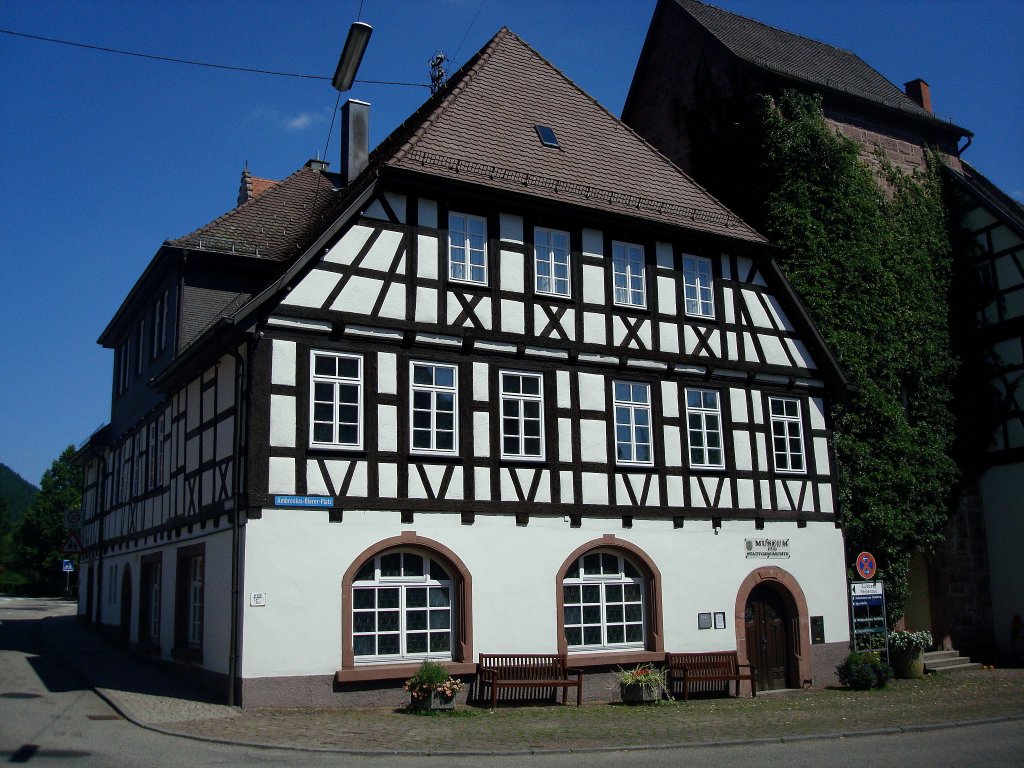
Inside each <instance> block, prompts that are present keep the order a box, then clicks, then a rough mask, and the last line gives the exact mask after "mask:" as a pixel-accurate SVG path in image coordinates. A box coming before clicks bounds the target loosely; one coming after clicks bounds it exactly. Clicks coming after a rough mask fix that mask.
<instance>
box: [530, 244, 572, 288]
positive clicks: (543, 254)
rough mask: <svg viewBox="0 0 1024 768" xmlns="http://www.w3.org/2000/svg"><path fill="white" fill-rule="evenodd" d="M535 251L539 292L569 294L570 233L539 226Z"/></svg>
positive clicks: (534, 246)
mask: <svg viewBox="0 0 1024 768" xmlns="http://www.w3.org/2000/svg"><path fill="white" fill-rule="evenodd" d="M533 252H534V263H535V266H536V290H537V293H546V294H551V295H555V296H569V233H568V232H559V231H557V230H552V229H542V228H540V227H538V228H537V229H536V230H535V231H534V245H533Z"/></svg>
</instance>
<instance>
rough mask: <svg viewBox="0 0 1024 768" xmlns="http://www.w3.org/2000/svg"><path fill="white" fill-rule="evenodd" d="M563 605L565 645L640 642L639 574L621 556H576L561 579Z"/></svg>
mask: <svg viewBox="0 0 1024 768" xmlns="http://www.w3.org/2000/svg"><path fill="white" fill-rule="evenodd" d="M596 558H600V559H596ZM606 560H607V561H608V562H605V561H606ZM609 563H611V564H612V565H611V566H609ZM613 569H614V573H612V572H611V571H612V570H613ZM581 573H582V574H583V575H582V576H581V575H580V574H581ZM562 605H563V608H562V621H563V626H564V630H565V639H566V644H567V645H568V646H569V647H570V648H578V649H600V648H623V647H631V648H636V647H643V645H644V583H643V578H642V577H641V576H640V575H639V573H638V571H637V570H636V568H635V567H634V566H632V565H631V564H629V563H628V562H627V561H625V560H624V559H623V558H620V557H618V556H616V555H613V554H610V553H598V554H595V553H590V554H588V555H585V556H584V557H582V558H580V560H579V561H577V562H576V563H575V564H574V566H573V568H572V569H570V571H569V574H568V575H567V577H566V579H565V581H564V582H563V585H562Z"/></svg>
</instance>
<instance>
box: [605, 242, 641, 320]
mask: <svg viewBox="0 0 1024 768" xmlns="http://www.w3.org/2000/svg"><path fill="white" fill-rule="evenodd" d="M612 282H613V287H614V295H615V303H616V304H623V305H626V306H632V307H645V306H647V296H646V291H645V286H644V249H643V248H642V247H641V246H639V245H632V244H630V243H613V244H612Z"/></svg>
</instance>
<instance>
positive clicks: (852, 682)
mask: <svg viewBox="0 0 1024 768" xmlns="http://www.w3.org/2000/svg"><path fill="white" fill-rule="evenodd" d="M836 673H837V674H838V675H839V682H841V683H842V684H843V685H844V686H846V687H847V688H850V689H852V690H854V691H866V690H868V689H869V688H885V684H886V683H888V682H889V681H890V680H892V667H890V666H889V665H888V664H885V663H883V662H882V660H881V659H879V658H878V654H877V653H857V652H856V651H854V652H853V653H851V654H850V655H849V656H847V657H846V661H844V662H843V663H842V664H840V665H839V666H838V667H836Z"/></svg>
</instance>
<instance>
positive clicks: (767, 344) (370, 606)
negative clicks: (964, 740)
mask: <svg viewBox="0 0 1024 768" xmlns="http://www.w3.org/2000/svg"><path fill="white" fill-rule="evenodd" d="M368 110H369V105H367V104H365V103H362V102H358V101H350V102H348V104H346V106H345V108H344V109H343V115H342V116H343V141H342V144H343V147H342V154H343V162H342V168H341V173H340V174H334V173H331V172H329V171H328V169H327V167H326V163H324V162H321V161H310V163H308V164H307V165H306V166H305V167H303V168H301V169H300V170H298V171H297V172H296V173H294V174H293V175H291V176H289V177H288V178H285V179H283V180H281V181H278V182H276V183H267V184H260V185H259V186H260V188H261V189H260V190H259V191H258V190H257V184H256V182H257V181H258V180H256V179H252V178H251V177H248V174H246V175H245V176H243V181H242V190H241V191H240V195H239V205H238V207H236V208H234V209H233V210H231V211H229V212H228V213H226V214H224V215H223V216H221V217H219V218H217V219H216V220H215V221H213V222H211V223H210V224H208V225H206V226H204V227H202V228H200V229H198V230H196V231H195V232H192V233H191V234H189V235H186V236H185V237H182V238H179V239H177V240H172V241H168V242H166V243H164V244H163V246H161V248H160V249H159V251H158V252H157V254H156V256H155V257H154V259H153V261H152V262H151V263H150V265H149V267H148V268H147V269H146V271H145V272H144V273H143V275H142V276H141V277H140V278H139V280H138V282H137V283H136V285H135V287H134V288H133V289H132V291H131V292H130V294H129V295H128V297H127V298H126V299H125V301H124V303H123V304H122V305H121V307H120V308H119V309H118V311H117V313H116V314H115V316H114V318H113V320H111V322H110V324H109V325H108V327H107V328H106V330H105V331H104V332H103V335H102V336H101V338H100V342H101V343H102V344H103V345H104V346H106V347H108V348H111V349H113V350H115V360H114V377H113V399H112V409H111V420H110V424H109V425H108V426H106V427H105V428H103V429H102V430H101V431H100V432H98V433H97V434H95V435H94V436H93V437H92V438H90V440H89V441H88V442H87V444H86V445H85V446H84V447H83V448H82V449H81V451H80V453H79V457H80V461H81V463H82V464H83V465H84V467H85V477H86V481H85V495H84V498H85V518H86V524H85V528H84V531H83V535H84V545H85V548H86V554H85V556H84V558H83V574H82V579H83V582H82V583H83V585H84V588H83V589H82V595H81V600H80V612H81V613H82V614H83V615H84V616H85V617H87V618H88V619H89V620H91V621H94V622H97V623H98V624H100V625H102V626H104V627H106V628H109V629H110V630H112V631H120V632H121V634H122V636H123V637H124V639H125V641H127V642H129V643H131V644H132V645H133V646H135V647H136V648H137V649H138V650H139V651H140V652H143V653H149V654H152V655H153V656H155V657H157V658H160V659H163V660H166V661H174V662H177V663H179V664H182V665H187V666H189V667H190V668H191V669H192V670H193V671H194V672H195V673H197V674H203V675H206V676H208V677H209V679H210V681H211V683H212V684H215V685H221V686H225V690H227V689H228V688H231V690H233V691H235V693H236V694H237V696H239V697H240V700H241V702H242V703H243V704H244V705H246V706H256V705H269V704H276V705H289V704H290V705H303V704H332V703H334V704H341V703H358V702H366V701H389V702H394V703H399V702H401V701H402V691H401V683H402V681H403V680H404V679H405V678H407V677H408V676H409V675H410V674H411V673H412V672H413V671H414V670H415V668H416V666H417V665H418V664H419V662H420V661H421V660H422V659H424V658H432V659H438V660H440V661H442V662H443V663H445V664H446V665H448V667H449V669H450V670H451V671H452V673H454V674H463V675H468V674H470V673H472V672H473V671H474V670H475V661H476V654H478V653H492V652H493V653H502V652H505V653H520V652H521V653H528V652H536V653H550V652H556V651H559V652H566V653H568V654H569V657H570V659H571V664H572V666H579V667H584V668H585V669H586V670H587V671H588V676H591V675H597V676H598V678H595V679H593V680H591V681H590V682H589V683H588V684H587V686H586V693H587V696H588V697H592V698H605V697H607V696H608V692H607V687H606V686H605V685H604V684H603V682H601V681H600V679H599V676H600V675H602V674H606V673H607V672H608V671H609V670H611V669H613V668H614V667H616V666H628V665H632V664H634V663H639V662H645V661H655V662H657V661H659V660H661V659H663V654H664V653H665V651H666V650H673V651H684V650H685V651H697V650H722V649H736V650H737V651H738V652H739V655H740V656H741V657H742V659H741V660H746V659H749V660H750V661H751V662H753V663H755V664H757V665H758V667H759V675H760V686H761V687H763V688H769V689H770V688H779V687H799V686H802V685H804V684H807V683H808V682H815V683H819V684H821V683H826V682H829V681H831V680H832V675H833V674H834V668H835V664H836V663H837V662H838V661H839V660H840V659H841V658H842V656H843V655H845V653H846V652H847V648H848V643H849V632H848V620H847V607H846V579H845V573H844V557H843V541H842V533H841V530H840V527H839V524H840V510H838V509H837V508H836V498H837V493H836V472H835V467H834V462H833V457H832V449H831V439H830V423H829V416H828V414H829V404H830V401H831V399H832V398H834V397H836V396H840V395H841V394H842V393H843V391H844V390H845V386H846V382H845V378H844V376H843V374H842V372H841V371H840V370H839V368H838V366H837V365H836V363H835V360H834V359H833V358H832V356H831V355H830V353H829V351H828V350H827V349H826V348H825V346H824V344H823V343H822V341H821V338H820V336H819V334H818V333H817V331H816V330H815V329H814V327H813V326H812V324H811V323H810V321H809V320H808V318H807V316H806V313H805V312H804V310H803V308H802V307H801V305H800V302H799V300H798V299H797V298H796V296H795V295H794V293H793V290H792V289H791V287H790V286H789V284H788V283H787V282H786V280H785V278H784V277H783V276H782V274H781V272H780V271H779V269H778V267H777V265H776V264H775V261H774V260H773V253H772V249H771V248H770V246H769V245H768V244H767V243H766V242H765V240H764V238H763V237H762V236H761V235H759V234H758V233H757V232H756V231H754V230H753V229H752V228H751V227H749V226H748V225H747V224H745V223H744V222H743V221H742V220H740V219H739V218H738V217H737V216H735V215H734V214H733V213H731V212H730V211H729V210H727V209H726V208H725V207H724V206H723V205H722V204H721V203H719V202H718V201H717V200H715V199H714V198H713V197H712V196H711V195H709V194H708V193H707V192H706V191H705V190H704V189H702V188H701V187H700V186H698V185H697V184H696V183H694V182H693V181H692V179H690V178H689V177H688V176H687V175H686V174H684V173H682V172H681V171H680V170H679V169H678V168H676V167H675V166H674V165H673V164H672V163H670V162H669V161H668V160H667V159H666V158H665V157H663V156H662V155H660V154H658V153H657V152H656V151H655V150H654V149H652V148H651V146H650V145H649V144H647V143H646V142H644V141H643V140H641V139H640V138H639V137H638V136H637V135H636V134H635V133H634V132H633V131H632V130H630V129H629V128H627V127H626V126H625V125H624V124H622V123H621V122H620V121H619V120H617V119H616V118H615V117H614V116H612V115H611V114H609V113H608V112H607V111H606V110H604V109H603V108H602V107H601V106H600V105H599V104H597V103H596V102H595V101H594V100H593V99H592V98H590V97H589V96H588V95H587V94H585V93H584V92H583V91H581V90H580V89H579V88H578V87H577V86H576V85H574V84H573V83H572V82H571V81H569V80H568V79H567V78H566V77H565V76H564V75H562V74H561V73H560V72H558V71H557V70H556V69H555V68H554V67H552V66H551V65H550V64H549V63H548V62H547V61H545V60H544V59H543V58H542V57H541V56H540V55H538V53H536V52H535V51H534V50H532V49H531V48H530V47H529V46H527V45H526V44H525V43H524V42H523V41H521V40H520V39H519V38H518V37H516V36H515V35H514V34H513V33H511V32H509V31H508V30H502V31H500V32H499V33H498V34H497V35H496V36H495V37H494V38H493V39H492V40H491V41H490V42H489V43H488V44H487V45H486V46H485V47H484V48H483V49H482V50H481V51H479V52H478V53H477V54H476V55H475V56H473V57H472V58H471V59H470V60H469V62H468V63H467V64H466V65H465V66H464V67H462V68H461V69H460V70H459V71H458V72H456V73H455V74H454V75H453V76H452V77H451V79H450V80H449V81H448V82H447V84H446V85H444V86H443V87H442V88H441V89H440V90H439V91H438V92H437V93H436V94H434V95H433V96H431V97H430V99H428V100H427V101H426V102H425V103H424V104H423V106H422V107H421V108H420V109H419V110H418V111H417V112H416V113H414V114H413V115H412V116H410V117H409V119H408V120H407V121H406V122H405V123H404V124H403V125H401V126H400V127H399V128H398V129H396V130H395V132H394V133H392V134H391V136H389V137H388V138H387V139H385V140H384V141H383V142H382V143H381V144H380V145H379V146H378V147H377V148H376V149H375V150H374V151H373V152H372V153H370V152H369V151H368V147H367V146H366V144H365V142H366V136H367V120H368V119H369V117H368Z"/></svg>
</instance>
